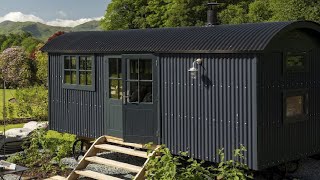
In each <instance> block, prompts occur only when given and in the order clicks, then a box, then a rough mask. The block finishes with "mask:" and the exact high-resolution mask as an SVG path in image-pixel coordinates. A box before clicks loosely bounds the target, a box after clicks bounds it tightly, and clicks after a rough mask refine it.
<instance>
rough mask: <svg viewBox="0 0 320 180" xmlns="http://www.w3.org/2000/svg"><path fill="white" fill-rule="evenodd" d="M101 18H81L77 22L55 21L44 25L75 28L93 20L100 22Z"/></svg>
mask: <svg viewBox="0 0 320 180" xmlns="http://www.w3.org/2000/svg"><path fill="white" fill-rule="evenodd" d="M101 18H102V17H96V18H82V19H78V20H67V19H56V20H54V21H49V22H47V23H46V24H48V25H50V26H63V27H75V26H78V25H80V24H83V23H86V22H89V21H93V20H96V21H98V20H100V19H101Z"/></svg>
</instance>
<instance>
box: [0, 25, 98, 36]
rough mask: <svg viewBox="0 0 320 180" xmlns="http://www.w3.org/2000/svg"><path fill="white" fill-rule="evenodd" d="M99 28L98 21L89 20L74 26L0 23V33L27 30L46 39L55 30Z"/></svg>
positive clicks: (94, 29) (92, 29)
mask: <svg viewBox="0 0 320 180" xmlns="http://www.w3.org/2000/svg"><path fill="white" fill-rule="evenodd" d="M97 30H100V28H99V22H98V21H91V22H87V23H84V24H81V25H79V26H76V27H74V28H70V27H57V26H49V25H46V24H42V23H37V22H12V21H4V22H2V23H0V34H9V33H21V32H29V33H31V34H32V36H34V37H36V38H38V39H41V40H46V39H48V37H50V36H51V35H52V34H54V33H55V32H57V31H97Z"/></svg>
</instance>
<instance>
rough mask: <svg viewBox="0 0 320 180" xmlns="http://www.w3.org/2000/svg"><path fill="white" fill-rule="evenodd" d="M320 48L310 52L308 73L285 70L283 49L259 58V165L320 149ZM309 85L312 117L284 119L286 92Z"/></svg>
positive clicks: (281, 161)
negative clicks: (285, 122) (301, 119)
mask: <svg viewBox="0 0 320 180" xmlns="http://www.w3.org/2000/svg"><path fill="white" fill-rule="evenodd" d="M319 57H320V49H315V50H313V51H312V52H310V54H309V55H308V61H309V70H308V72H305V73H291V74H289V75H285V74H283V73H282V71H283V69H282V67H283V66H282V63H283V58H282V53H280V52H279V53H272V54H270V55H269V54H268V55H267V56H266V57H265V58H263V59H264V61H259V62H261V63H259V66H258V67H259V68H258V69H259V71H261V76H260V75H259V78H258V87H259V88H258V97H259V99H258V104H259V105H260V106H259V109H258V142H259V143H258V147H259V148H258V154H259V156H258V160H259V168H265V167H270V166H275V165H278V164H281V163H283V162H287V161H291V160H297V159H299V158H302V157H306V156H308V155H312V154H316V153H319V152H320V141H319V137H320V131H319V128H320V114H319V107H320V96H319V92H320V81H319V77H320V71H319V67H320V59H319ZM294 89H306V90H307V92H308V95H309V104H308V106H309V119H308V120H306V121H302V122H296V123H291V124H284V123H283V93H284V92H285V91H286V90H294Z"/></svg>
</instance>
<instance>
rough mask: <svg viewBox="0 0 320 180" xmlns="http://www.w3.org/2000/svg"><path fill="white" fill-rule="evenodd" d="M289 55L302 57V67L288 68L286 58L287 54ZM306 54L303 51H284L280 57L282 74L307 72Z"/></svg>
mask: <svg viewBox="0 0 320 180" xmlns="http://www.w3.org/2000/svg"><path fill="white" fill-rule="evenodd" d="M289 53H292V54H294V55H303V58H304V66H303V67H294V68H289V67H288V66H287V57H288V54H289ZM307 54H308V52H307V51H305V50H285V51H284V52H283V55H282V59H283V72H285V73H287V74H288V73H301V72H308V71H309V69H308V67H309V66H308V65H309V63H308V58H307Z"/></svg>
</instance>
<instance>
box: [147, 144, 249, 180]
mask: <svg viewBox="0 0 320 180" xmlns="http://www.w3.org/2000/svg"><path fill="white" fill-rule="evenodd" d="M245 151H246V149H245V147H244V146H242V145H241V146H240V149H236V150H234V160H228V161H225V156H224V153H223V149H221V150H219V155H220V159H221V162H220V163H219V164H218V166H209V167H207V166H205V165H204V161H201V162H199V161H197V160H195V159H193V158H188V157H187V153H186V152H182V153H181V156H173V155H172V154H171V153H170V150H169V149H168V148H166V147H165V146H164V145H162V146H161V147H160V148H158V149H157V150H156V152H155V153H156V156H154V157H151V158H150V161H149V162H148V164H147V166H146V169H147V171H146V174H145V176H146V178H147V179H150V180H151V179H152V180H153V179H159V180H187V179H188V180H190V179H191V180H197V179H218V180H227V179H237V180H245V179H253V178H252V175H251V174H249V168H248V166H247V165H246V164H243V163H241V162H240V161H241V160H243V159H244V155H243V152H245ZM160 155H161V156H160ZM236 159H238V160H240V161H238V160H236Z"/></svg>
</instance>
